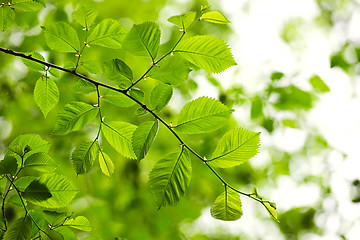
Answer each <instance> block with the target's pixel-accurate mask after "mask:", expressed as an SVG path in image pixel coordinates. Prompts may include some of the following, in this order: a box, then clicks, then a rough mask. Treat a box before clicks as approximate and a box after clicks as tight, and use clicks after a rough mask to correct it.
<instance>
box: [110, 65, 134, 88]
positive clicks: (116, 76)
mask: <svg viewBox="0 0 360 240" xmlns="http://www.w3.org/2000/svg"><path fill="white" fill-rule="evenodd" d="M104 73H105V76H106V77H107V78H108V79H109V80H112V81H115V82H116V83H117V84H124V85H125V86H130V84H131V83H132V79H133V73H132V71H131V69H130V67H129V66H128V65H126V63H124V62H123V61H121V60H120V59H118V58H115V59H112V60H109V61H106V62H105V63H104Z"/></svg>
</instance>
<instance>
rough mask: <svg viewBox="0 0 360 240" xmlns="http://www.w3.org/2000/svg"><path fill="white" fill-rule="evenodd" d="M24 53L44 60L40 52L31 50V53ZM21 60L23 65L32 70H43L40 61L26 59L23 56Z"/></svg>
mask: <svg viewBox="0 0 360 240" xmlns="http://www.w3.org/2000/svg"><path fill="white" fill-rule="evenodd" d="M26 54H28V55H31V57H33V58H36V59H39V60H42V61H45V58H44V57H43V56H42V55H41V54H40V53H37V52H33V53H26ZM22 61H23V63H24V64H25V66H27V67H28V68H30V69H31V70H34V71H44V70H45V66H44V65H43V64H41V63H38V62H35V61H32V60H29V59H26V58H23V59H22Z"/></svg>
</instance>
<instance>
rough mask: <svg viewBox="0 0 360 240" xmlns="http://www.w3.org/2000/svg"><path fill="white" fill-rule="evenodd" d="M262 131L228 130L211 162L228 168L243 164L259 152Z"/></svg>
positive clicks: (216, 165)
mask: <svg viewBox="0 0 360 240" xmlns="http://www.w3.org/2000/svg"><path fill="white" fill-rule="evenodd" d="M259 135H260V133H256V132H253V131H250V130H245V129H242V128H239V129H233V130H231V131H229V132H227V133H226V134H225V135H224V136H223V137H222V138H221V139H220V141H219V143H218V145H217V146H216V149H215V151H214V153H213V155H212V158H211V160H208V162H209V164H210V165H211V166H213V167H220V168H228V167H234V166H237V165H240V164H242V163H243V162H245V161H247V160H249V159H250V158H252V157H253V156H255V155H256V154H257V153H258V150H259V145H260V140H259Z"/></svg>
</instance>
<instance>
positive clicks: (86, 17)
mask: <svg viewBox="0 0 360 240" xmlns="http://www.w3.org/2000/svg"><path fill="white" fill-rule="evenodd" d="M97 14H98V13H97V12H96V11H95V10H94V9H90V8H85V7H83V6H81V7H80V8H79V9H78V10H76V11H74V12H73V13H72V17H73V18H74V19H75V21H77V22H78V23H79V24H80V25H81V26H83V27H85V28H86V29H90V27H91V26H92V25H93V23H94V21H95V19H96V16H97Z"/></svg>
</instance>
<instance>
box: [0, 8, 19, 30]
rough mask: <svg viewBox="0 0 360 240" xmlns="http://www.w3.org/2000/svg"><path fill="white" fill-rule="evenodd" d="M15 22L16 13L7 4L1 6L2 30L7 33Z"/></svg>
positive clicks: (0, 25)
mask: <svg viewBox="0 0 360 240" xmlns="http://www.w3.org/2000/svg"><path fill="white" fill-rule="evenodd" d="M14 22H15V12H14V10H13V9H11V8H10V7H9V6H8V5H7V4H4V5H1V6H0V29H1V31H5V30H6V29H7V28H8V27H10V26H11V25H12V24H13V23H14Z"/></svg>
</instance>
